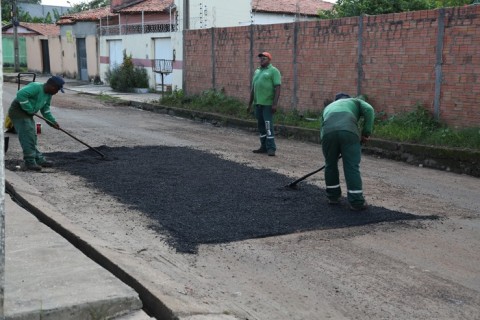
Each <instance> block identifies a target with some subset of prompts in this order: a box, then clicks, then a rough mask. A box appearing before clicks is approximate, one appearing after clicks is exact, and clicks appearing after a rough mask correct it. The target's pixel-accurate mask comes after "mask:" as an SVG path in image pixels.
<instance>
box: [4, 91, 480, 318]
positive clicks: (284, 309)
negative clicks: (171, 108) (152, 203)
mask: <svg viewBox="0 0 480 320" xmlns="http://www.w3.org/2000/svg"><path fill="white" fill-rule="evenodd" d="M14 89H15V88H12V90H13V91H12V92H14ZM53 104H54V105H55V108H53V112H54V114H55V115H56V116H57V118H58V120H59V122H60V123H61V124H62V126H63V128H64V129H67V130H70V131H71V132H72V133H74V134H76V135H77V136H79V137H81V138H82V139H84V140H85V141H88V142H89V144H90V145H92V146H95V147H98V148H100V149H101V150H104V151H105V152H111V153H112V154H114V155H117V153H118V152H121V151H122V150H123V148H125V147H127V148H129V149H133V150H138V153H137V157H138V159H139V161H140V159H142V158H143V157H144V155H143V154H142V150H158V148H165V147H170V148H178V149H179V150H181V148H188V149H193V150H196V151H201V152H205V153H208V154H214V155H216V156H217V157H218V158H220V159H222V160H228V161H231V162H232V167H234V164H235V165H236V164H239V165H242V166H246V167H247V168H249V170H250V172H251V173H246V176H247V177H248V176H250V174H251V176H252V177H253V176H255V174H256V172H257V171H256V170H267V171H268V172H271V173H274V174H279V175H283V176H284V177H285V178H284V179H285V181H286V182H289V181H290V179H295V178H297V177H299V176H301V175H303V174H306V173H308V172H310V171H313V170H314V169H316V168H318V167H319V166H321V165H322V164H323V159H322V157H321V152H320V150H319V147H318V145H313V144H308V143H299V142H296V141H291V140H286V139H279V141H278V145H279V150H278V154H277V157H274V158H272V157H263V156H262V155H254V154H253V153H251V150H252V149H254V148H256V147H257V143H258V142H257V137H256V135H255V134H252V133H245V132H241V131H237V130H233V129H227V128H221V127H214V126H211V125H209V124H203V123H196V122H191V121H188V120H185V119H179V118H174V117H170V116H168V115H160V114H152V113H149V112H145V111H140V110H136V109H133V108H128V107H124V106H123V107H122V106H114V105H107V106H104V105H102V103H100V102H99V101H98V100H95V99H93V98H91V97H85V96H79V95H77V94H74V93H72V92H68V93H67V94H65V95H63V96H56V97H54V103H53ZM40 146H41V148H42V150H44V151H46V152H47V153H51V154H52V156H53V157H54V158H55V157H58V158H57V160H59V161H60V162H62V161H63V159H65V157H66V156H67V155H69V156H72V157H73V158H70V159H71V161H81V162H82V161H83V162H84V163H86V162H89V161H90V163H91V165H92V166H95V170H97V169H98V168H97V166H101V165H102V164H99V163H98V161H97V160H92V159H89V155H88V153H86V148H85V146H83V145H81V144H79V143H77V142H75V141H73V140H72V139H70V138H68V137H66V136H65V135H62V134H60V133H59V132H57V131H54V129H51V128H48V127H47V128H46V129H45V130H44V132H43V133H42V135H41V136H40ZM149 148H154V149H149ZM155 148H156V149H155ZM123 151H129V150H123ZM130 151H131V150H130ZM123 154H128V152H125V153H123ZM123 154H122V155H123ZM188 154H191V153H188ZM7 156H8V158H7V166H8V165H14V164H15V161H16V160H15V159H18V158H19V149H18V145H15V143H11V152H9V154H8V155H7ZM62 157H63V158H62ZM131 158H132V157H131V156H129V157H128V159H129V160H130V161H132V162H131V163H133V164H134V163H135V159H131ZM120 160H122V158H121V157H119V161H118V162H117V163H119V164H120V163H122V162H121V161H120ZM115 161H116V159H113V162H115ZM158 161H162V160H161V158H159V159H158ZM62 163H63V162H62ZM122 168H123V169H122V170H130V169H131V168H124V167H122ZM110 170H112V171H110V172H112V174H116V176H115V177H116V178H117V179H118V181H119V183H120V180H121V179H122V175H121V174H118V173H117V171H113V169H110ZM198 170H202V169H201V168H199V169H198ZM168 172H169V173H170V174H171V173H172V172H173V173H175V172H176V173H178V174H180V173H181V172H182V162H179V163H178V165H177V167H176V168H175V167H171V169H170V170H169V171H168ZM247 172H248V170H247ZM362 172H363V176H364V184H365V187H364V188H365V193H366V196H367V199H368V201H369V203H370V204H371V205H372V206H374V207H375V208H378V210H384V211H385V210H389V211H391V212H399V213H400V214H405V215H414V216H415V217H418V219H414V220H404V221H395V222H389V221H384V222H380V223H373V224H363V225H355V226H348V225H346V224H345V225H343V226H340V227H339V226H337V227H331V228H320V229H316V228H313V229H311V230H308V231H305V230H298V231H297V232H294V231H291V232H288V233H286V234H283V235H281V236H271V237H262V238H251V239H243V240H241V241H234V242H226V243H211V244H208V243H202V244H200V245H199V246H198V248H197V251H196V252H195V253H193V254H192V253H183V252H179V251H177V250H176V248H175V247H174V246H172V245H171V244H169V233H168V231H166V230H164V229H162V225H161V222H159V221H158V220H156V219H152V216H151V215H148V214H146V212H144V211H142V209H141V207H139V206H132V205H131V203H125V202H124V201H122V198H121V197H118V195H116V194H114V193H111V192H107V191H106V190H105V189H99V188H96V187H95V186H94V185H93V184H92V180H89V179H90V178H89V177H87V176H86V175H75V174H72V172H71V171H68V170H64V169H62V168H61V167H58V168H54V169H51V170H50V171H46V172H43V173H30V172H21V171H19V172H17V174H18V175H19V176H21V177H22V179H24V180H25V181H27V182H29V183H30V184H32V185H33V186H35V187H36V188H38V190H39V191H40V192H41V193H42V194H43V195H44V197H45V199H46V201H48V202H49V203H51V204H52V205H54V206H55V207H56V208H57V209H58V212H59V213H60V214H62V215H63V216H65V217H66V218H68V219H69V220H70V221H71V222H72V223H73V224H75V225H76V226H78V227H79V228H82V229H83V230H84V231H83V232H84V234H83V235H84V236H85V237H88V239H89V242H90V243H91V244H92V245H93V246H95V247H97V248H98V250H99V251H100V252H102V254H103V255H104V256H106V257H108V259H110V260H111V261H114V262H115V264H116V265H118V266H120V267H121V268H122V269H123V270H125V271H126V272H128V273H129V274H130V275H131V276H132V277H134V278H135V279H136V280H137V281H138V282H139V283H141V284H142V285H143V286H144V287H145V288H146V289H147V290H148V291H149V292H150V293H152V294H153V295H154V296H155V297H157V298H158V300H159V301H161V302H162V303H163V304H164V305H165V306H166V307H167V309H168V310H170V311H171V312H172V313H173V314H175V315H176V316H178V317H180V318H183V319H188V318H189V317H190V319H193V318H192V317H193V316H194V315H197V316H200V315H205V316H208V317H210V318H208V317H207V318H208V319H215V317H217V318H225V319H327V318H331V319H426V318H427V319H477V318H478V314H479V311H480V298H479V297H480V295H479V290H480V277H479V275H480V261H479V255H478V248H479V247H480V246H479V244H480V233H479V228H480V223H479V213H480V205H479V202H478V200H477V198H478V194H480V189H479V188H480V187H479V185H480V184H479V180H478V179H477V178H472V177H468V176H462V175H456V174H452V173H448V172H441V171H435V170H429V169H425V168H418V167H412V166H409V165H406V164H404V163H398V162H393V161H387V160H382V159H376V158H373V157H368V156H366V157H364V161H363V162H362ZM254 173H255V174H254ZM128 174H131V171H128ZM128 174H126V175H125V176H128ZM165 174H166V176H168V175H167V172H165ZM168 177H171V175H170V176H168ZM309 182H310V183H311V186H313V187H316V188H317V189H316V190H318V191H315V190H314V191H312V192H313V193H312V196H311V197H310V199H309V200H308V201H311V202H316V203H318V207H319V208H323V205H324V201H325V200H324V198H323V194H322V188H323V177H322V175H321V174H318V175H315V176H313V177H312V178H311V179H309ZM231 183H232V184H235V183H237V181H231ZM127 185H128V184H127ZM209 186H210V188H211V190H212V193H215V194H218V193H221V192H222V191H223V190H222V189H221V188H218V189H216V188H215V185H213V184H212V185H209ZM304 191H305V192H307V191H308V192H311V190H310V186H303V188H302V189H301V190H300V191H299V192H300V195H301V196H300V198H301V199H302V200H305V198H304V197H303V195H304V194H303V193H302V192H304ZM129 192H135V190H130V191H129ZM238 192H241V190H238ZM278 192H280V191H278ZM315 192H317V193H315ZM275 195H276V194H275ZM194 196H195V195H192V197H193V198H194ZM138 197H139V202H142V201H143V200H147V199H149V198H152V197H157V198H160V203H159V210H161V208H162V204H161V202H162V201H168V197H166V196H165V195H158V194H148V193H147V194H145V193H142V194H139V195H138ZM185 201H191V199H185ZM245 201H248V198H247V199H246V200H245ZM278 201H281V200H278ZM212 205H215V203H213V204H212ZM299 205H300V203H299ZM299 207H300V206H299ZM266 214H268V213H266ZM285 214H292V213H291V212H289V213H285ZM311 214H313V213H310V215H309V217H310V216H311ZM318 214H319V215H320V214H322V212H321V211H319V212H318ZM338 214H339V215H340V216H341V215H342V214H344V215H345V216H344V217H349V214H350V213H347V212H345V213H342V212H339V213H338ZM431 216H436V217H438V219H436V220H431V219H429V217H431ZM350 217H351V216H350ZM302 218H303V217H302V216H297V219H302ZM182 221H183V222H187V223H188V220H182ZM272 223H275V221H274V220H272ZM212 227H214V226H213V225H212ZM199 319H200V318H199Z"/></svg>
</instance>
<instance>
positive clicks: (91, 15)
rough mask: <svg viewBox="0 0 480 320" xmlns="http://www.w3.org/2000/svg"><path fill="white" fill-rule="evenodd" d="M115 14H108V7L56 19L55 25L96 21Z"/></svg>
mask: <svg viewBox="0 0 480 320" xmlns="http://www.w3.org/2000/svg"><path fill="white" fill-rule="evenodd" d="M114 16H116V14H114V13H111V12H110V6H106V7H103V8H98V9H91V10H86V11H82V12H78V13H72V14H66V15H63V16H61V17H60V19H58V21H57V24H58V25H63V24H74V23H75V22H79V21H98V19H100V18H105V17H114Z"/></svg>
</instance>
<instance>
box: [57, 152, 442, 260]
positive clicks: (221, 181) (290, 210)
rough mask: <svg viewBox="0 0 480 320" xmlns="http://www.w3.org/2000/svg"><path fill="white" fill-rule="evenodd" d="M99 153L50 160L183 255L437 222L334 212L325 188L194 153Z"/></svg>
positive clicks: (378, 211)
mask: <svg viewBox="0 0 480 320" xmlns="http://www.w3.org/2000/svg"><path fill="white" fill-rule="evenodd" d="M98 149H99V150H100V151H101V152H103V153H105V154H106V155H107V156H108V158H109V160H111V161H104V160H100V159H99V158H98V157H96V154H95V153H93V152H92V151H90V150H86V151H84V152H81V153H60V152H55V153H50V154H48V157H49V158H50V159H51V160H53V161H55V162H56V168H57V170H65V171H68V172H70V173H72V174H74V175H78V176H81V177H83V178H85V179H87V181H89V182H90V183H91V185H92V187H94V188H96V189H98V190H100V191H102V192H104V193H107V194H109V195H112V196H114V197H116V198H117V199H119V200H120V201H121V202H123V203H124V204H126V205H128V206H130V207H131V208H135V209H137V210H140V211H141V212H144V213H145V214H147V215H148V216H149V217H151V218H153V219H154V220H156V221H158V225H156V226H154V228H155V229H157V231H158V232H161V233H163V234H166V235H167V237H168V240H167V241H168V243H169V244H170V245H171V246H173V247H174V248H175V249H176V250H177V251H179V252H185V253H195V252H197V248H198V246H199V245H200V244H207V243H227V242H231V241H239V240H245V239H251V238H261V237H268V236H274V235H282V234H289V233H295V232H301V231H308V230H319V229H336V228H346V227H352V226H363V225H368V224H374V223H381V222H396V221H405V220H420V219H428V220H431V219H435V218H436V217H435V216H428V217H425V216H416V215H413V214H407V213H401V212H396V211H391V210H388V209H385V208H381V207H370V208H369V209H368V210H367V211H364V212H360V213H359V212H351V211H349V210H348V209H346V207H342V206H329V205H328V204H326V202H325V199H324V191H323V190H322V189H320V188H317V187H315V186H312V185H308V184H303V185H302V188H301V189H300V190H297V191H293V190H287V189H285V190H279V189H278V188H279V187H281V186H284V185H285V184H288V183H289V182H291V179H290V178H287V177H286V176H283V175H280V174H276V173H273V172H271V171H268V170H259V169H254V168H250V167H247V166H246V165H242V164H238V163H235V162H231V161H227V160H224V159H220V158H218V157H217V156H215V155H212V154H209V153H205V152H202V151H198V150H193V149H189V148H184V147H157V146H155V147H135V148H126V147H122V148H108V147H105V146H102V147H98ZM344 202H345V201H344Z"/></svg>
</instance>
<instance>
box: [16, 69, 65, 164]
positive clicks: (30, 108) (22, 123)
mask: <svg viewBox="0 0 480 320" xmlns="http://www.w3.org/2000/svg"><path fill="white" fill-rule="evenodd" d="M64 84H65V81H64V80H63V79H62V78H60V77H57V76H53V77H51V78H49V79H48V80H47V82H46V83H40V82H31V83H29V84H28V85H26V86H25V87H23V88H22V89H20V90H19V91H18V92H17V96H16V98H15V99H14V100H13V102H12V103H11V105H10V108H9V110H8V116H9V117H10V119H11V120H12V122H13V126H14V127H15V129H16V131H17V134H18V140H19V141H20V145H21V147H22V150H23V160H24V161H25V168H26V169H27V170H33V171H41V170H42V167H51V166H52V163H51V162H50V161H47V160H46V159H45V157H44V156H43V154H42V153H41V152H40V151H38V149H37V134H36V127H35V121H34V120H33V116H34V115H35V113H37V112H38V111H40V112H41V113H42V115H43V116H44V117H45V119H46V120H48V121H47V123H48V124H49V125H50V126H52V127H54V128H55V129H59V128H60V126H59V125H58V123H57V121H56V120H55V118H54V117H53V115H52V113H51V112H50V102H51V100H52V96H54V95H55V94H57V93H58V91H62V92H64V91H63V85H64Z"/></svg>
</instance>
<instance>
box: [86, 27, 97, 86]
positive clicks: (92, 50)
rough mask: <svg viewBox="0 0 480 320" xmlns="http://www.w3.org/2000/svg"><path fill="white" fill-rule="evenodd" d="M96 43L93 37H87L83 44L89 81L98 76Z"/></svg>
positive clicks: (95, 38)
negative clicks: (85, 50)
mask: <svg viewBox="0 0 480 320" xmlns="http://www.w3.org/2000/svg"><path fill="white" fill-rule="evenodd" d="M97 43H98V42H97V37H95V36H88V37H87V38H86V39H85V44H86V46H87V70H88V78H89V79H93V78H95V77H96V76H99V75H100V71H99V60H98V59H99V56H98V54H99V52H98V48H97V46H98V45H97Z"/></svg>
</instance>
